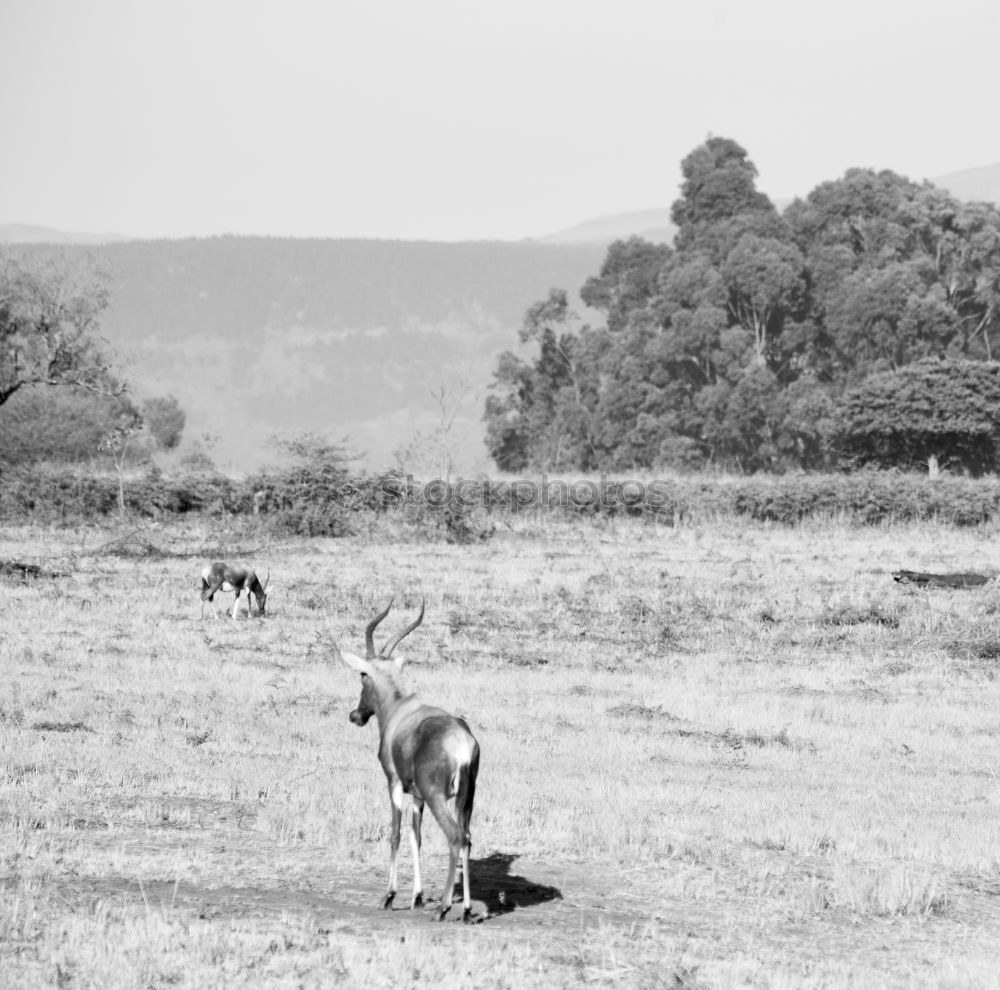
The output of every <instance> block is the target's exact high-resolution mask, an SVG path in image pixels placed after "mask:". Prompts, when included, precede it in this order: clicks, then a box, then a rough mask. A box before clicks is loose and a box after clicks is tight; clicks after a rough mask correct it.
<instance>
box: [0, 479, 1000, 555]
mask: <svg viewBox="0 0 1000 990" xmlns="http://www.w3.org/2000/svg"><path fill="white" fill-rule="evenodd" d="M548 484H549V489H548V490H547V491H546V489H545V487H544V486H543V485H542V484H532V483H531V482H529V481H526V480H525V481H504V482H490V481H471V482H470V481H463V482H461V483H460V485H457V486H456V485H452V486H448V485H445V484H444V483H443V482H434V483H433V484H431V485H427V486H424V485H421V484H420V483H418V482H415V481H414V480H412V479H411V478H408V477H402V476H400V475H395V474H389V475H383V476H378V475H376V476H372V477H365V478H361V479H355V480H353V481H350V480H345V478H344V477H343V476H342V475H340V474H338V473H332V474H328V475H326V476H324V475H323V474H322V473H316V472H312V473H311V472H309V471H306V470H304V469H294V470H290V471H279V472H273V473H262V474H258V475H254V476H252V477H250V478H246V479H242V480H239V479H233V478H227V477H225V476H223V475H220V474H213V473H198V474H196V473H189V474H177V475H165V474H162V473H161V472H159V471H158V470H156V469H155V468H154V469H151V470H149V471H147V472H146V473H144V474H141V475H139V474H136V475H132V476H130V477H128V478H126V481H125V506H126V511H127V512H128V513H130V514H132V515H134V516H136V517H138V518H159V517H162V516H178V515H185V514H188V513H212V514H226V515H240V516H246V517H250V516H253V515H256V516H257V517H258V518H259V520H260V523H261V525H263V526H266V527H267V528H269V529H271V530H272V531H273V532H275V533H276V534H282V535H295V536H343V535H348V534H352V533H364V532H373V530H374V529H380V530H381V531H382V532H384V533H386V534H388V535H390V536H395V537H398V538H400V539H423V540H433V541H445V542H451V543H477V542H481V541H483V540H486V539H489V538H490V537H491V536H492V535H493V533H494V531H495V529H496V525H497V522H498V521H499V520H501V519H502V518H504V517H510V516H519V517H526V518H546V519H550V518H551V519H562V518H565V519H571V518H575V517H577V516H584V517H593V518H601V519H613V518H616V517H620V516H639V517H645V518H649V519H655V520H657V521H664V522H667V523H670V524H675V523H707V522H713V521H717V520H723V519H737V518H738V519H748V520H755V521H760V522H773V523H780V524H786V525H789V524H795V523H798V522H801V521H803V520H805V519H839V520H842V521H844V522H850V523H858V524H873V523H883V522H911V521H922V520H931V519H934V520H942V521H946V522H950V523H953V524H955V525H960V526H971V525H978V524H981V523H986V522H991V521H994V520H998V519H1000V481H998V480H997V479H996V478H981V479H972V478H964V477H941V478H938V479H930V478H928V477H927V476H926V475H916V474H904V473H901V472H895V471H863V472H858V473H855V474H838V475H799V476H790V475H785V476H780V477H769V476H763V475H755V476H751V477H746V478H737V479H725V478H704V477H701V478H697V477H696V478H676V479H671V480H657V481H654V482H646V483H640V482H636V481H618V480H616V481H612V480H608V479H602V480H601V481H593V480H588V479H581V480H580V481H577V482H573V483H563V482H560V483H558V484H555V483H548ZM543 495H544V497H543ZM118 511H119V510H118V479H117V476H115V475H114V474H111V473H103V474H102V473H88V472H85V471H82V470H79V469H69V468H44V467H35V468H27V467H20V468H14V469H6V470H4V471H3V472H2V473H0V519H2V520H3V521H5V522H13V521H27V520H32V521H37V522H44V523H67V524H72V523H77V522H81V521H90V520H94V519H99V518H101V517H106V516H113V515H115V514H116V513H117V512H118Z"/></svg>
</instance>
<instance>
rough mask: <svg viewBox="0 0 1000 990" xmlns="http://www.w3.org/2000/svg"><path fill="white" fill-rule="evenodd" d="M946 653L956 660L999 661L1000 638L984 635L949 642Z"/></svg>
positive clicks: (991, 662)
mask: <svg viewBox="0 0 1000 990" xmlns="http://www.w3.org/2000/svg"><path fill="white" fill-rule="evenodd" d="M946 648H947V650H948V655H949V656H951V657H954V658H955V659H956V660H964V661H966V662H967V663H968V662H975V661H979V662H980V663H988V664H993V663H996V662H997V661H1000V639H993V638H992V637H986V638H983V639H971V640H965V641H964V642H963V641H957V642H954V643H949V644H948V646H947V647H946Z"/></svg>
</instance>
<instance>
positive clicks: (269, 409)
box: [35, 237, 604, 471]
mask: <svg viewBox="0 0 1000 990" xmlns="http://www.w3.org/2000/svg"><path fill="white" fill-rule="evenodd" d="M35 250H41V249H38V248H36V249H35ZM64 250H68V251H78V250H79V251H84V250H86V251H87V253H88V254H91V255H93V256H95V257H96V259H97V261H98V264H99V265H101V266H102V267H104V268H106V269H107V270H108V271H109V272H110V273H111V275H112V277H113V290H112V298H111V305H110V308H109V311H108V313H107V314H106V319H105V320H104V322H103V326H104V330H105V334H106V336H107V337H108V338H109V339H110V340H111V341H112V343H113V344H114V345H116V347H117V348H118V349H119V351H120V353H121V354H122V356H123V360H124V363H125V369H126V373H127V375H128V377H129V378H130V380H131V381H132V382H133V383H134V384H135V385H136V391H137V392H138V393H139V394H140V395H142V394H144V393H145V394H157V395H162V394H172V395H174V396H176V397H177V399H178V401H179V402H180V403H181V405H182V407H183V408H184V409H185V411H186V412H187V416H188V424H187V429H186V436H187V437H188V438H192V437H198V436H201V435H202V434H204V433H210V434H213V435H215V436H217V437H218V442H217V444H216V447H215V451H214V456H215V458H216V461H217V462H218V463H219V465H220V466H222V467H225V468H231V469H237V470H240V469H247V468H250V467H253V466H256V465H257V464H259V463H260V462H261V461H262V460H265V459H266V458H268V457H269V456H271V455H270V454H269V451H268V449H267V438H268V437H269V435H270V434H273V433H276V432H285V433H290V432H294V431H297V430H302V429H308V430H314V431H318V432H322V433H325V434H328V435H330V436H331V437H333V438H338V437H340V436H343V435H345V434H348V435H350V437H351V439H352V442H353V445H354V446H355V447H356V448H357V449H359V450H361V451H365V452H367V454H368V457H367V458H366V462H367V464H368V465H369V466H370V467H372V468H376V469H377V468H381V467H384V466H388V465H391V464H392V463H393V457H392V452H393V450H394V449H395V448H396V447H398V446H400V445H401V444H405V443H407V442H409V441H410V440H411V439H412V438H413V436H414V434H415V432H416V431H417V430H421V429H429V428H430V427H431V426H432V425H433V424H434V423H435V422H436V421H437V420H438V419H439V418H440V412H441V410H440V408H439V406H438V404H437V402H436V400H435V399H434V397H433V395H432V392H433V391H435V390H439V389H440V388H441V386H442V385H443V386H445V387H446V389H448V390H449V391H450V393H451V398H450V399H449V406H450V408H449V411H455V407H456V406H457V407H458V409H457V412H458V415H457V417H456V422H455V426H454V429H453V437H459V438H464V439H463V440H462V442H461V443H458V447H459V450H458V453H459V465H460V467H461V468H462V469H463V470H465V471H470V470H475V469H479V468H483V469H485V467H486V466H487V465H486V462H485V452H484V450H483V446H482V432H483V430H482V424H481V421H480V420H481V416H482V405H483V401H484V396H485V390H486V387H487V386H488V384H489V381H490V379H491V376H492V372H493V370H494V366H495V361H496V355H497V354H498V353H499V352H500V351H502V350H504V349H506V348H511V347H514V346H515V345H516V343H517V337H516V331H517V328H518V327H519V326H520V324H521V320H522V317H523V315H524V312H525V310H527V308H528V307H529V306H530V305H532V304H533V303H534V302H537V301H538V300H539V299H541V298H544V296H545V295H546V294H547V292H548V290H549V289H550V288H551V287H552V286H561V287H564V288H567V289H568V290H569V291H571V292H572V291H574V290H576V289H578V288H579V287H580V286H581V285H582V284H583V282H584V281H585V279H586V278H587V277H589V276H590V275H592V274H593V273H594V272H595V271H596V270H597V269H598V267H599V266H600V263H601V260H602V259H603V255H604V251H603V248H601V247H579V246H575V245H570V246H560V245H547V244H538V243H536V242H530V241H525V242H519V243H509V242H476V243H458V244H444V243H431V242H407V241H375V240H372V241H366V240H304V239H303V240H298V239H283V238H261V237H217V238H207V239H187V240H177V241H167V240H157V241H130V242H127V243H118V244H106V245H102V246H97V247H91V248H86V249H85V248H80V247H73V246H68V247H66V248H64ZM460 397H461V401H459V398H460ZM456 442H457V441H456Z"/></svg>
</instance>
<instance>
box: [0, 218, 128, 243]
mask: <svg viewBox="0 0 1000 990" xmlns="http://www.w3.org/2000/svg"><path fill="white" fill-rule="evenodd" d="M126 240H128V238H127V237H123V236H122V235H121V234H90V233H86V232H83V231H70V230H53V229H52V228H51V227H36V226H34V225H33V224H29V223H0V244H111V243H114V242H116V241H126Z"/></svg>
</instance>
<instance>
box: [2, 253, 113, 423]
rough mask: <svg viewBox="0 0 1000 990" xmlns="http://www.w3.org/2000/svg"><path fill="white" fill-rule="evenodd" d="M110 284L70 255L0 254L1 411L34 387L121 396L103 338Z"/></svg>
mask: <svg viewBox="0 0 1000 990" xmlns="http://www.w3.org/2000/svg"><path fill="white" fill-rule="evenodd" d="M107 304H108V286H107V280H106V279H105V278H104V277H103V276H101V275H100V274H99V273H98V272H97V271H96V270H95V269H94V267H93V266H92V265H91V264H89V263H87V262H81V261H79V260H77V261H73V260H71V259H70V257H69V256H68V255H61V254H51V253H43V252H30V253H29V252H23V253H21V252H19V253H16V254H15V253H10V252H4V253H2V254H0V406H2V405H3V404H4V403H5V402H7V401H8V400H9V399H10V398H11V397H12V396H13V395H15V394H16V393H17V392H18V391H19V390H20V389H22V388H24V387H26V386H30V385H68V386H73V387H75V388H82V389H86V390H88V391H91V392H96V393H98V394H103V395H116V394H120V392H121V391H122V386H121V384H120V382H118V380H117V379H116V378H115V377H114V375H113V374H112V370H111V362H110V359H109V357H108V355H107V348H106V344H105V342H104V341H103V340H102V339H101V337H100V336H99V321H100V316H101V313H102V312H103V311H104V309H105V308H106V307H107Z"/></svg>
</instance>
